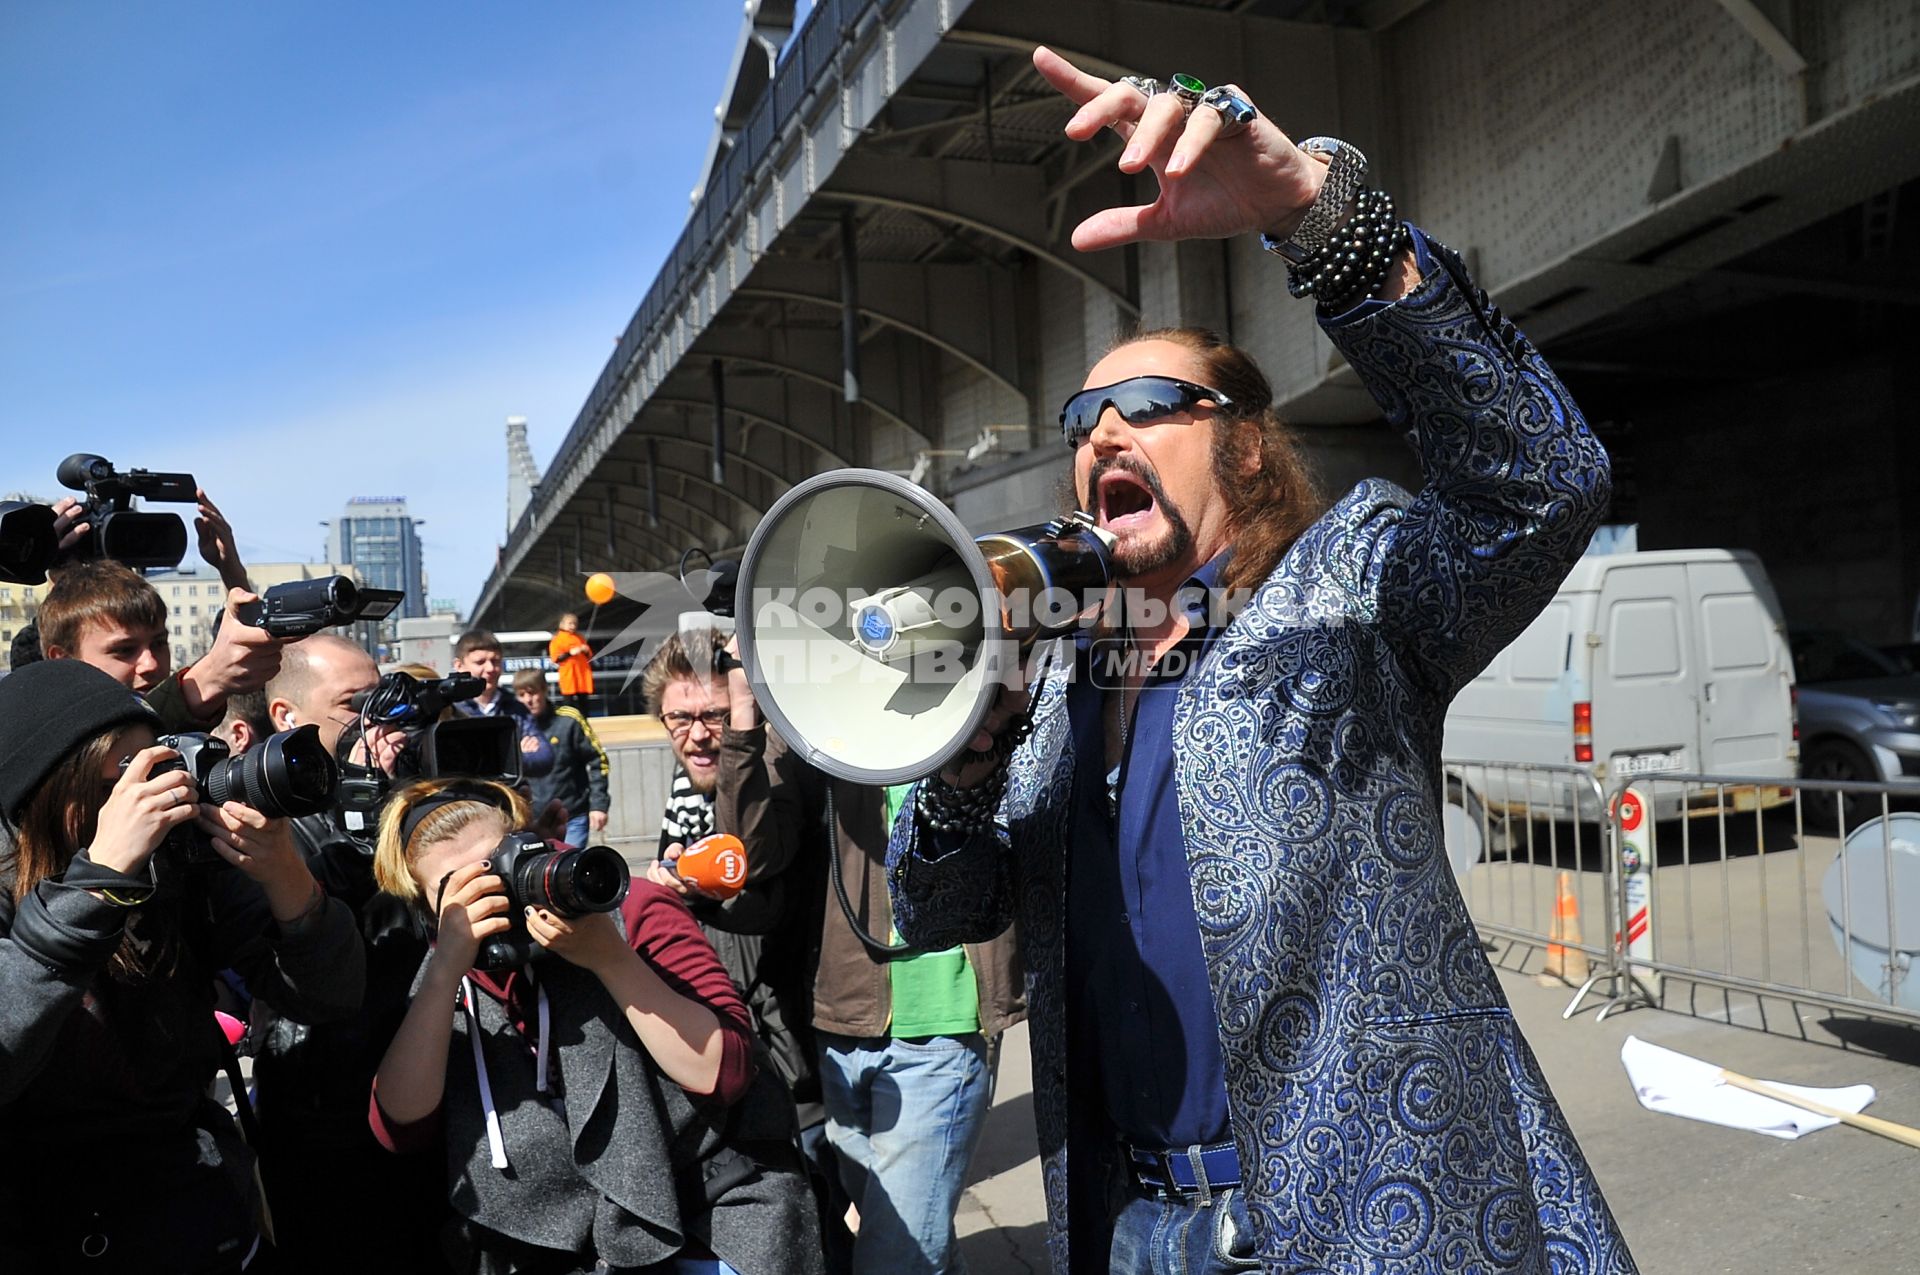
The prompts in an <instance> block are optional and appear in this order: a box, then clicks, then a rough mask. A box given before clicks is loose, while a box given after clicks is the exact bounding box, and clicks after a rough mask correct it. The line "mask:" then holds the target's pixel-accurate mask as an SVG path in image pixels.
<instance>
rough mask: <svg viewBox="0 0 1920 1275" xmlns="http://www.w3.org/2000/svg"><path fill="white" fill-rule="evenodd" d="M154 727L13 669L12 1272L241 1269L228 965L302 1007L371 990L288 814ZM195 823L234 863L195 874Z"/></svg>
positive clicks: (6, 1038)
mask: <svg viewBox="0 0 1920 1275" xmlns="http://www.w3.org/2000/svg"><path fill="white" fill-rule="evenodd" d="M155 727H156V721H155V718H154V715H153V714H152V712H151V711H150V710H149V709H148V708H147V707H146V706H145V705H144V704H142V703H141V702H140V701H139V700H138V699H137V698H135V697H134V696H132V695H130V694H128V693H127V690H126V688H125V687H123V686H122V685H120V684H119V683H117V682H115V681H114V680H113V679H112V678H110V677H108V676H107V675H106V674H104V673H102V672H100V671H99V670H97V669H94V668H92V667H90V666H88V665H87V664H85V663H83V662H81V661H78V660H49V661H45V662H43V663H40V664H36V665H33V666H31V667H29V668H27V669H24V670H22V671H21V672H19V673H17V674H15V675H13V676H11V677H9V678H7V679H5V681H0V815H3V816H4V818H5V821H6V823H7V825H8V827H9V829H10V831H11V833H12V839H13V841H12V846H11V848H10V849H9V850H8V851H7V852H6V853H5V856H4V858H3V859H0V1127H4V1128H5V1131H6V1134H5V1136H6V1145H7V1146H8V1148H9V1150H10V1151H11V1152H12V1154H9V1155H7V1156H5V1157H0V1269H6V1270H22V1271H29V1270H30V1271H36V1272H39V1271H54V1272H59V1271H70V1270H86V1271H101V1272H120V1271H142V1272H145V1271H155V1270H173V1271H196V1272H201V1271H206V1272H214V1271H233V1270H239V1269H240V1267H241V1264H242V1262H243V1260H245V1259H246V1257H247V1255H248V1253H249V1251H250V1250H251V1249H252V1248H253V1246H254V1245H255V1243H256V1239H257V1236H258V1229H257V1226H256V1223H255V1217H256V1213H257V1208H258V1205H259V1200H258V1198H257V1192H256V1190H255V1189H254V1185H253V1175H252V1154H251V1152H250V1151H249V1150H248V1149H247V1147H246V1146H245V1145H244V1143H242V1141H241V1139H240V1137H239V1134H238V1132H237V1131H236V1130H235V1128H234V1124H233V1121H232V1119H231V1117H229V1116H228V1114H227V1112H226V1111H225V1110H224V1109H223V1108H222V1107H220V1106H219V1105H218V1104H217V1103H215V1102H213V1101H212V1100H211V1099H210V1098H208V1097H207V1087H208V1084H209V1082H210V1081H211V1080H212V1079H213V1075H214V1072H215V1070H216V1067H217V1066H218V1063H219V1059H220V1057H221V1055H222V1053H223V1052H224V1049H225V1045H224V1042H223V1041H222V1040H221V1039H220V1037H219V1035H218V1029H217V1028H216V1027H215V1025H214V1021H213V993H212V987H213V977H214V971H216V970H218V969H221V968H223V967H232V968H233V969H236V970H238V971H239V972H240V973H241V974H242V975H244V977H245V978H246V980H247V982H248V984H249V986H251V988H252V989H253V992H254V995H255V996H256V997H259V998H260V999H262V1000H265V1001H269V1002H272V1003H273V1004H275V1005H277V1006H278V1007H279V1008H280V1009H281V1010H282V1011H284V1012H286V1013H291V1014H299V1015H301V1016H302V1017H308V1018H313V1019H316V1020H318V1019H325V1018H329V1017H337V1016H339V1015H342V1014H346V1013H350V1012H352V1010H353V1009H354V1007H355V1006H356V1005H357V1004H358V1003H359V998H360V991H361V981H362V972H363V962H362V959H361V955H360V947H359V944H358V943H357V942H356V941H355V939H354V936H353V929H352V918H351V916H350V915H349V914H348V911H347V909H346V908H345V907H344V906H342V905H341V904H339V903H337V902H333V901H330V900H329V899H328V898H327V897H326V894H325V893H324V892H323V891H322V890H321V888H320V886H319V884H318V883H317V882H316V881H315V880H314V879H313V876H312V874H311V873H309V872H308V871H307V869H306V867H305V865H304V864H302V862H301V860H300V856H299V854H298V852H297V851H296V850H295V848H294V845H293V841H292V838H291V836H290V835H289V834H288V831H287V826H286V823H285V821H284V820H275V819H267V818H266V817H264V816H263V815H261V814H260V813H259V812H257V811H255V810H252V809H250V808H248V807H246V806H242V805H240V804H238V803H237V802H228V803H227V804H225V805H223V806H213V805H205V804H200V803H199V802H198V801H197V797H198V796H199V794H198V791H197V789H196V786H195V784H194V782H193V780H192V778H191V777H190V776H189V775H188V773H187V772H186V771H185V770H184V769H181V768H180V767H179V759H178V755H177V754H176V753H175V752H174V751H173V750H171V749H168V748H161V747H156V746H155V740H156V736H157V732H156V729H155ZM187 833H197V835H199V836H203V837H205V838H206V839H207V844H208V845H210V847H211V849H212V851H213V852H214V853H215V854H216V855H217V856H218V858H219V860H221V861H222V862H223V863H224V864H225V865H227V867H226V868H214V869H206V870H203V869H190V868H185V867H183V866H181V864H180V862H179V861H178V857H179V854H180V849H179V840H178V839H179V838H180V837H181V836H182V835H183V834H187ZM228 869H231V870H228ZM29 1152H30V1153H29Z"/></svg>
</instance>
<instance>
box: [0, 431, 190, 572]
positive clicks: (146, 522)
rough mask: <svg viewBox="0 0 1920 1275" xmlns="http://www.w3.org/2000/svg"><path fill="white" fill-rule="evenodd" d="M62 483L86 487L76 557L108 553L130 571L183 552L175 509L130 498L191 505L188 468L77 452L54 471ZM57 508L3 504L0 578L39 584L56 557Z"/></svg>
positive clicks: (182, 528) (167, 563) (169, 562)
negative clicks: (160, 469) (174, 469)
mask: <svg viewBox="0 0 1920 1275" xmlns="http://www.w3.org/2000/svg"><path fill="white" fill-rule="evenodd" d="M55 477H57V478H58V479H59V480H60V482H61V484H62V485H63V486H66V487H71V488H73V489H74V490H75V491H83V492H85V493H86V494H87V499H86V503H85V510H86V512H85V514H84V515H83V518H84V521H85V522H87V523H88V524H89V527H90V530H89V531H88V533H87V538H86V540H85V541H84V542H83V543H82V544H80V545H78V546H76V547H75V548H74V549H73V550H72V553H73V555H74V556H75V557H80V558H109V559H112V560H113V561H115V562H118V563H122V564H124V565H126V566H129V567H132V568H133V569H134V570H135V571H142V570H149V569H154V568H162V567H177V566H179V565H180V559H182V558H184V557H186V554H187V524H186V522H185V521H184V520H182V519H181V517H180V515H179V514H156V513H148V512H147V511H145V510H142V509H135V508H134V507H133V501H134V497H136V496H138V497H139V498H140V499H142V500H154V501H161V502H165V503H170V504H183V505H191V504H193V503H195V502H196V501H197V500H198V499H199V495H198V492H199V484H198V483H197V482H195V481H194V477H193V475H192V474H163V473H157V472H154V471H152V470H146V469H129V470H126V471H124V472H123V471H121V470H117V469H115V468H114V467H113V462H111V461H109V460H107V459H106V457H104V456H95V455H93V454H92V453H91V452H75V453H74V454H73V455H71V456H69V457H67V458H66V459H65V460H63V461H61V462H60V468H59V469H58V470H56V471H55ZM59 551H60V538H59V536H57V535H56V534H55V533H54V513H53V510H52V509H51V508H49V507H48V506H46V505H36V504H31V503H28V502H26V501H18V500H10V501H6V502H4V503H0V579H4V580H6V581H8V582H9V583H12V584H40V583H42V582H43V581H45V580H46V578H47V568H48V567H50V566H52V565H53V564H54V562H55V560H56V559H57V558H58V557H59Z"/></svg>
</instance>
